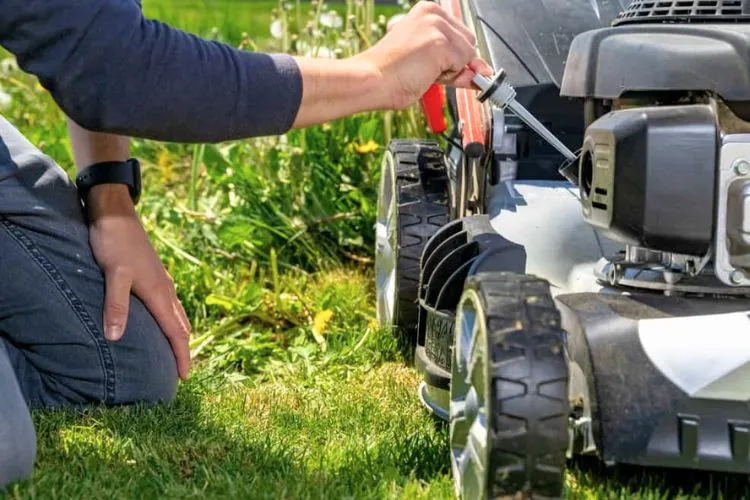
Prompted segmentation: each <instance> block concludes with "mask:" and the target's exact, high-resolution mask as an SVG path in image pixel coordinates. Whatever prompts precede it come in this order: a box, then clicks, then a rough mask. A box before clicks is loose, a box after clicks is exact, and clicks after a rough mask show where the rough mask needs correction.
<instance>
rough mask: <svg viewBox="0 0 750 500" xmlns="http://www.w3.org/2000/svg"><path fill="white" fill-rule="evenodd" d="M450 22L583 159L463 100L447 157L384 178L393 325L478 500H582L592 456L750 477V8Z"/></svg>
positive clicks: (386, 309)
mask: <svg viewBox="0 0 750 500" xmlns="http://www.w3.org/2000/svg"><path fill="white" fill-rule="evenodd" d="M709 4H710V5H709ZM443 5H444V6H445V7H446V8H447V9H448V10H449V12H450V13H451V14H452V15H455V16H457V17H460V18H461V19H462V20H463V21H464V22H465V23H466V24H467V25H468V26H469V27H470V28H471V29H473V30H474V32H475V33H477V35H478V39H479V41H480V43H479V50H480V54H481V55H482V56H483V57H485V58H486V59H487V60H489V61H491V63H492V64H493V65H494V66H495V67H497V68H500V67H503V68H504V69H505V71H506V73H507V74H508V77H509V79H510V80H511V83H512V84H513V85H514V86H515V87H516V90H517V92H518V99H519V101H520V102H521V103H522V104H523V105H524V106H526V107H527V108H528V109H529V110H530V111H531V112H532V113H534V114H535V115H536V116H537V118H539V119H540V120H542V121H543V122H544V123H545V125H546V126H547V127H548V128H549V129H550V130H551V131H553V132H554V133H555V135H556V136H557V137H558V138H560V139H561V140H562V141H563V142H564V143H565V144H566V146H567V147H568V148H570V149H571V150H573V151H578V152H579V160H578V161H577V162H575V163H573V164H571V163H566V162H565V161H564V158H563V157H562V156H561V155H560V154H559V153H557V152H556V151H555V150H554V149H553V148H551V147H550V146H549V145H547V144H546V143H544V141H543V140H542V139H541V138H539V137H538V136H536V135H535V134H534V133H533V131H530V130H528V129H526V128H525V127H524V126H523V124H522V123H521V122H520V121H519V120H518V119H517V118H516V117H515V116H513V115H512V113H510V112H509V111H508V110H504V109H498V108H493V107H492V106H490V105H488V104H480V103H478V101H477V100H476V98H475V97H476V96H475V93H474V92H473V91H467V90H455V91H451V92H449V99H448V101H449V107H450V108H451V113H452V115H453V116H454V117H455V118H456V119H455V120H454V121H455V123H456V128H455V129H454V130H453V131H452V134H451V135H452V137H451V140H450V141H449V145H448V147H447V149H445V150H442V149H440V147H439V146H438V144H437V143H434V142H430V141H414V140H412V141H409V140H406V141H404V140H401V141H398V142H397V143H395V145H393V146H391V148H390V151H389V152H388V153H387V154H386V158H385V160H384V162H383V176H382V179H383V181H382V184H381V197H380V204H379V216H378V249H377V269H378V317H379V320H380V322H381V324H383V325H385V326H393V327H398V328H399V329H401V330H403V331H406V332H407V333H408V334H409V335H408V338H410V339H411V342H413V345H414V347H415V351H414V353H415V354H414V357H415V364H416V366H417V368H418V370H419V371H420V372H421V373H422V374H423V378H424V382H423V383H422V385H421V386H420V390H419V393H420V394H419V396H420V398H421V400H422V401H423V403H424V404H425V406H426V407H428V408H429V409H430V410H431V411H433V412H434V413H435V415H436V416H438V417H439V418H441V419H444V420H446V421H448V423H449V426H450V436H451V437H450V439H451V457H450V458H451V463H452V466H453V471H454V479H455V483H456V491H457V494H458V495H459V496H461V497H463V498H486V497H493V498H494V497H503V496H514V498H515V496H516V495H519V494H520V495H521V496H522V497H552V498H555V497H560V496H561V495H562V492H563V472H564V467H565V464H566V458H570V457H572V456H574V455H586V454H589V455H596V456H598V457H599V458H600V459H601V460H603V461H604V462H605V463H607V464H611V463H628V464H638V465H645V466H659V467H678V468H686V469H703V470H710V471H722V472H734V473H750V405H749V403H750V106H748V104H750V60H748V58H749V57H750V56H748V54H750V50H749V49H750V1H745V0H732V1H729V0H721V1H714V2H708V1H704V0H701V1H659V2H654V1H648V2H647V1H634V2H631V3H630V4H629V5H627V6H625V5H620V4H618V2H610V1H601V0H600V1H590V0H569V1H564V2H555V3H552V2H541V1H529V0H517V1H510V0H509V1H506V2H490V1H489V0H466V1H464V2H459V1H458V0H447V1H445V2H443ZM610 24H611V25H612V26H608V25H610ZM386 256H387V257H388V258H387V259H386V258H385V257H386Z"/></svg>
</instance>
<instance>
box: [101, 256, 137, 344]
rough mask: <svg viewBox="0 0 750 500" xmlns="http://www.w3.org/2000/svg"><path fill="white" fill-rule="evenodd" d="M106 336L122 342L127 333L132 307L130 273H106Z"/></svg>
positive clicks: (118, 270)
mask: <svg viewBox="0 0 750 500" xmlns="http://www.w3.org/2000/svg"><path fill="white" fill-rule="evenodd" d="M104 283H105V294H104V336H105V337H106V338H107V340H110V341H116V340H120V338H121V337H122V334H123V333H124V332H125V325H126V323H127V321H128V308H129V306H130V286H131V285H132V283H133V280H132V278H131V276H130V273H128V272H126V271H124V270H122V269H115V270H113V271H108V272H105V273H104Z"/></svg>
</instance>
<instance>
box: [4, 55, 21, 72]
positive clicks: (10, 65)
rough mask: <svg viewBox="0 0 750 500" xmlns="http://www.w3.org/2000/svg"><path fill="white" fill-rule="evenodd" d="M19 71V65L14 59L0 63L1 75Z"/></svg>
mask: <svg viewBox="0 0 750 500" xmlns="http://www.w3.org/2000/svg"><path fill="white" fill-rule="evenodd" d="M17 69H18V63H17V62H16V60H15V58H13V57H8V58H6V59H3V60H2V61H0V73H11V72H13V71H16V70H17Z"/></svg>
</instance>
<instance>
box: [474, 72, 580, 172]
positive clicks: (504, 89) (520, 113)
mask: <svg viewBox="0 0 750 500" xmlns="http://www.w3.org/2000/svg"><path fill="white" fill-rule="evenodd" d="M505 76H506V75H505V71H504V70H503V69H500V71H498V72H497V73H496V74H495V75H494V76H493V77H492V79H491V80H488V79H487V78H486V77H484V76H482V75H480V74H479V73H477V74H476V75H474V78H473V80H472V81H473V82H474V84H475V85H476V86H477V87H479V90H481V92H480V94H479V96H478V99H479V100H480V101H481V102H484V101H486V100H487V99H489V100H490V101H491V102H492V103H493V104H495V105H496V106H498V107H499V108H500V109H505V108H510V110H511V111H512V112H513V113H514V114H515V115H516V116H517V117H518V118H520V119H521V120H523V122H524V123H525V124H526V125H528V126H529V127H531V128H532V129H534V131H536V133H537V134H539V135H540V136H542V138H543V139H544V140H546V141H547V142H548V143H550V144H551V145H552V146H553V147H554V148H555V149H556V150H558V151H559V152H560V153H562V155H563V156H565V158H567V159H568V160H569V161H571V162H573V161H575V160H576V158H577V156H576V154H575V153H573V152H572V151H571V150H570V149H568V148H567V147H565V144H563V143H562V142H560V139H558V138H557V137H555V135H554V134H553V133H552V132H550V131H549V129H548V128H547V127H545V126H544V125H542V122H540V121H539V120H537V119H536V118H535V117H534V115H532V114H531V113H529V110H527V109H526V108H524V107H523V106H522V105H521V104H520V103H519V102H518V101H516V90H515V89H514V88H513V87H512V86H511V84H510V83H508V82H506V81H505Z"/></svg>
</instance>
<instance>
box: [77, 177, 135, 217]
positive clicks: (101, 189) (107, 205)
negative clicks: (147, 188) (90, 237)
mask: <svg viewBox="0 0 750 500" xmlns="http://www.w3.org/2000/svg"><path fill="white" fill-rule="evenodd" d="M86 210H87V212H88V215H89V217H90V218H91V219H92V220H96V219H97V218H100V217H103V216H108V215H135V205H134V204H133V199H132V198H131V196H130V190H129V189H128V186H126V185H124V184H99V185H97V186H93V187H92V188H91V189H90V190H89V192H88V194H87V195H86Z"/></svg>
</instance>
